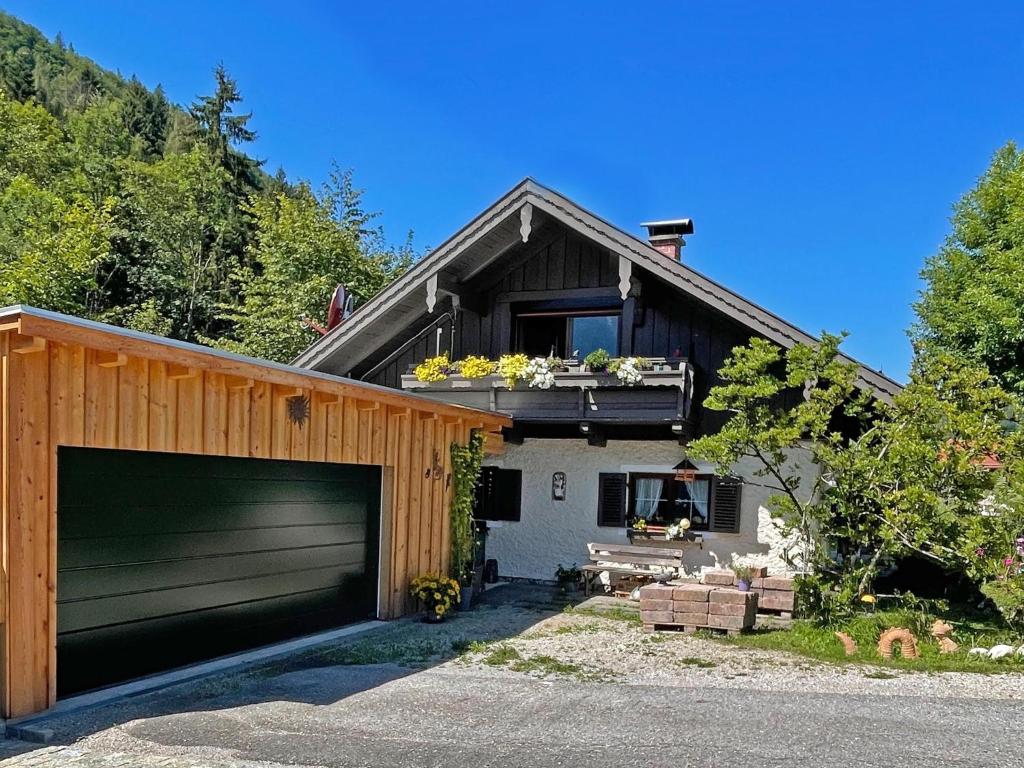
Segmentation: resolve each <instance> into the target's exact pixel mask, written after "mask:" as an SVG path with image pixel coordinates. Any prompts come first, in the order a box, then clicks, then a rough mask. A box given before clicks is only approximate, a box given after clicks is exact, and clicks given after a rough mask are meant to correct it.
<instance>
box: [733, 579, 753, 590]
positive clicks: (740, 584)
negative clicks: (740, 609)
mask: <svg viewBox="0 0 1024 768" xmlns="http://www.w3.org/2000/svg"><path fill="white" fill-rule="evenodd" d="M736 589H738V590H739V591H740V592H749V591H750V582H749V581H744V580H743V579H739V580H738V581H737V582H736Z"/></svg>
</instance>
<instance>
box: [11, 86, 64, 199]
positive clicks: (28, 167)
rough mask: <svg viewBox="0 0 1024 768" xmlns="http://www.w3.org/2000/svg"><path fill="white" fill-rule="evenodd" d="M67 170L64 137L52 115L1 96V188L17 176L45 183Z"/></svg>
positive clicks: (38, 108) (30, 105)
mask: <svg viewBox="0 0 1024 768" xmlns="http://www.w3.org/2000/svg"><path fill="white" fill-rule="evenodd" d="M68 167H69V158H68V151H67V147H66V144H65V141H64V136H63V133H62V132H61V128H60V124H59V123H58V122H57V121H56V120H55V119H54V118H53V116H52V115H50V114H49V113H48V112H47V111H46V110H45V109H43V108H42V107H40V106H37V105H34V104H20V103H18V102H16V101H12V100H11V99H9V98H7V97H6V96H4V95H3V94H2V93H0V187H3V186H6V185H7V184H9V183H10V182H11V181H12V180H13V179H14V178H15V177H16V176H19V175H23V176H25V177H26V178H29V179H31V180H32V181H34V182H36V183H38V184H47V183H50V182H52V181H54V179H55V178H56V177H58V176H60V175H61V174H63V173H65V172H66V171H67V169H68Z"/></svg>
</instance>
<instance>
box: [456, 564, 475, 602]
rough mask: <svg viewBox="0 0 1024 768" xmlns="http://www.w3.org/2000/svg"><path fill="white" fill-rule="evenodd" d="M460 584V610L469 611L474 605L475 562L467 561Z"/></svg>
mask: <svg viewBox="0 0 1024 768" xmlns="http://www.w3.org/2000/svg"><path fill="white" fill-rule="evenodd" d="M459 584H460V586H459V589H460V594H459V610H460V611H468V610H469V609H470V608H472V607H473V563H471V562H470V563H466V567H465V568H463V569H462V578H461V579H460V580H459Z"/></svg>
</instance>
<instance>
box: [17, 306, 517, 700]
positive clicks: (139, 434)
mask: <svg viewBox="0 0 1024 768" xmlns="http://www.w3.org/2000/svg"><path fill="white" fill-rule="evenodd" d="M0 360H2V363H3V369H2V383H0V434H2V463H0V475H2V515H3V520H2V528H0V535H2V579H0V600H2V608H0V617H2V620H3V626H2V632H0V644H2V649H0V650H2V665H0V674H2V680H0V689H2V697H0V702H2V709H3V715H4V716H5V717H16V716H21V715H26V714H30V713H33V712H38V711H41V710H44V709H46V708H47V707H49V706H52V705H53V704H54V702H55V701H56V700H57V697H58V696H59V695H60V696H63V695H65V694H67V693H72V692H74V691H77V690H84V689H87V688H91V687H96V686H97V685H102V684H106V683H108V682H114V681H115V680H117V679H124V678H126V677H133V676H136V675H138V674H145V673H148V672H151V671H156V670H158V669H160V668H167V667H169V666H174V665H176V664H178V663H186V662H188V661H191V660H195V659H197V658H202V657H210V656H214V655H218V654H220V653H224V652H228V651H230V650H234V649H236V648H240V647H245V646H246V645H249V646H251V645H255V644H260V642H261V641H263V640H266V641H270V640H273V639H277V638H281V637H286V636H289V635H296V634H300V633H302V632H304V631H312V630H313V629H317V628H322V627H324V626H333V625H338V624H343V623H345V622H348V621H357V620H361V619H365V618H368V617H370V616H374V615H376V616H379V617H381V618H392V617H397V616H400V615H402V614H404V613H407V612H409V611H410V610H412V609H413V606H412V605H411V604H410V601H409V599H408V597H407V585H408V582H409V580H410V578H413V577H415V576H416V575H418V574H421V573H425V572H436V571H445V570H446V569H447V567H448V559H449V557H448V554H449V527H448V522H449V518H448V514H449V512H448V510H449V503H450V492H451V478H450V459H449V455H450V454H449V447H450V445H451V443H453V442H458V443H465V442H466V441H467V439H468V437H469V434H470V431H471V430H473V429H482V430H484V431H485V432H486V433H488V436H489V438H490V437H492V436H494V435H498V434H500V430H501V428H502V427H505V426H509V425H510V422H509V420H508V419H507V418H505V417H504V416H502V415H500V414H495V413H485V412H481V411H476V410H473V409H470V408H463V407H459V406H454V405H446V404H443V403H440V402H437V401H435V400H427V399H425V398H421V397H417V396H414V395H409V394H404V393H402V392H398V391H395V390H393V389H387V388H384V387H380V386H374V385H370V384H364V383H361V382H356V381H352V380H349V379H343V378H339V377H336V376H332V375H328V374H321V373H316V372H312V371H308V370H302V369H298V368H293V367H290V366H286V365H280V364H276V363H270V362H266V361H260V360H255V359H252V358H246V357H242V356H239V355H234V354H229V353H225V352H220V351H215V350H211V349H207V348H205V347H200V346H197V345H193V344H186V343H183V342H178V341H174V340H170V339H163V338H159V337H156V336H150V335H147V334H140V333H135V332H132V331H127V330H124V329H121V328H115V327H112V326H107V325H102V324H99V323H94V322H89V321H84V320H79V319H76V318H72V317H68V316H64V315H59V314H55V313H51V312H45V311H41V310H37V309H33V308H30V307H10V308H6V309H3V310H0ZM494 440H497V441H500V437H497V436H496V437H494ZM488 442H492V440H490V439H489V441H488Z"/></svg>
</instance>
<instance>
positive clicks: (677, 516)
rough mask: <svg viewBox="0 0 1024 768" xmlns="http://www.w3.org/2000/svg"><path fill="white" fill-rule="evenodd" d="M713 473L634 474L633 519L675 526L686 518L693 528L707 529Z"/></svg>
mask: <svg viewBox="0 0 1024 768" xmlns="http://www.w3.org/2000/svg"><path fill="white" fill-rule="evenodd" d="M712 479H713V478H712V476H711V475H697V476H695V477H693V478H692V479H687V480H682V479H679V478H678V477H677V476H676V475H668V474H647V473H631V474H630V475H629V499H630V510H629V514H630V518H631V519H633V520H637V519H643V520H645V521H646V522H648V523H653V524H655V525H672V524H673V523H675V522H676V521H677V520H681V519H683V518H686V519H688V520H689V521H690V530H691V531H706V530H708V523H709V520H710V512H711V510H710V500H711V481H712Z"/></svg>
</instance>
